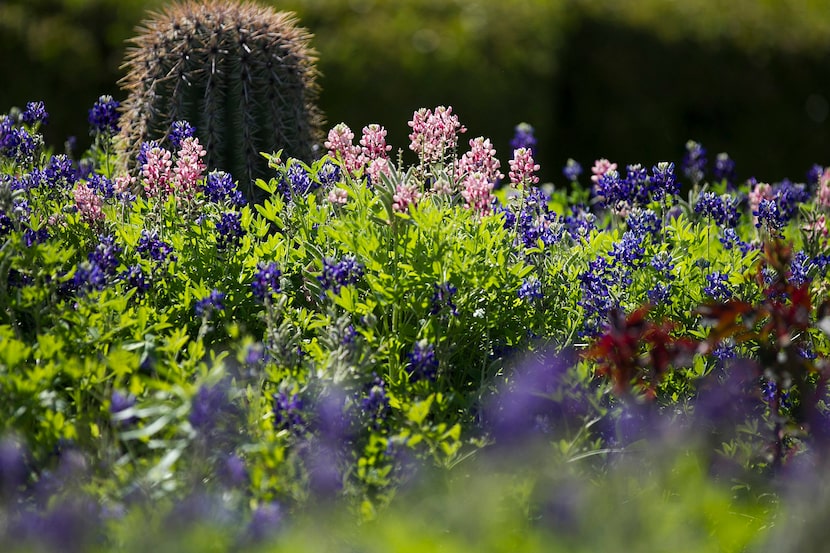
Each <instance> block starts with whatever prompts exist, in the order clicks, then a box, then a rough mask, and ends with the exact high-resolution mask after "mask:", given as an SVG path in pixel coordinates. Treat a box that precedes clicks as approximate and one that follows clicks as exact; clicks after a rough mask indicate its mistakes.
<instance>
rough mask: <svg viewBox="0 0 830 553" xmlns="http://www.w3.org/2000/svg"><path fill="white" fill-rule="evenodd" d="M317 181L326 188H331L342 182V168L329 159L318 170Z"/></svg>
mask: <svg viewBox="0 0 830 553" xmlns="http://www.w3.org/2000/svg"><path fill="white" fill-rule="evenodd" d="M317 180H319V181H320V184H321V185H323V186H324V187H326V188H330V187H332V186H334V185H335V184H337V183H338V182H339V181H340V166H339V165H337V164H336V163H334V162H333V161H331V160H330V159H327V160H326V161H325V162H324V163H323V165H321V166H320V168H319V169H318V170H317Z"/></svg>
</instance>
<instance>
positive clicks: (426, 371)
mask: <svg viewBox="0 0 830 553" xmlns="http://www.w3.org/2000/svg"><path fill="white" fill-rule="evenodd" d="M406 356H407V357H408V358H409V363H407V365H406V372H407V373H408V374H409V381H410V382H417V381H419V380H430V381H434V380H435V379H436V378H437V376H438V358H437V357H435V346H433V345H432V344H430V343H429V342H427V341H426V340H420V341H418V342H415V345H414V346H412V351H411V352H409V353H407V354H406Z"/></svg>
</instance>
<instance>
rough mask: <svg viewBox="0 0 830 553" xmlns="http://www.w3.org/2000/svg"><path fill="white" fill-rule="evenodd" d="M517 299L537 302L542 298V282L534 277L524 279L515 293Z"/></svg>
mask: <svg viewBox="0 0 830 553" xmlns="http://www.w3.org/2000/svg"><path fill="white" fill-rule="evenodd" d="M517 293H518V294H519V298H521V299H523V300H525V301H533V300H539V299H542V298H543V297H544V295H543V294H542V282H541V281H540V280H539V279H538V278H536V277H530V278H526V279H524V280H523V281H522V285H521V286H520V287H519V290H518V292H517Z"/></svg>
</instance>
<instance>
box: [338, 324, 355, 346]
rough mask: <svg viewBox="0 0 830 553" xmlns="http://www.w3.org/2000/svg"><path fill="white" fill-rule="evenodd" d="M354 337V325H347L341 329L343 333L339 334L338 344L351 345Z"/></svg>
mask: <svg viewBox="0 0 830 553" xmlns="http://www.w3.org/2000/svg"><path fill="white" fill-rule="evenodd" d="M355 338H357V331H356V330H355V328H354V325H348V326H346V328H344V329H343V334H342V335H341V336H340V345H342V346H346V347H349V346H352V345H354V340H355Z"/></svg>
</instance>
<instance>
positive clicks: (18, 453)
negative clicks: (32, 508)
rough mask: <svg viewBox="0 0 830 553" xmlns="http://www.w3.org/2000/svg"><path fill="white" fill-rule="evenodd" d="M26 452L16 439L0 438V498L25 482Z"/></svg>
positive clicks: (13, 491) (27, 473)
mask: <svg viewBox="0 0 830 553" xmlns="http://www.w3.org/2000/svg"><path fill="white" fill-rule="evenodd" d="M28 475H29V470H28V469H27V468H26V454H25V451H24V449H23V446H21V445H20V444H19V443H18V442H17V440H14V439H12V438H8V437H5V438H3V439H1V440H0V498H3V497H6V496H10V495H12V494H13V493H15V492H16V491H17V490H18V489H19V488H20V487H21V486H22V485H23V484H25V482H26V478H27V477H28Z"/></svg>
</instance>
